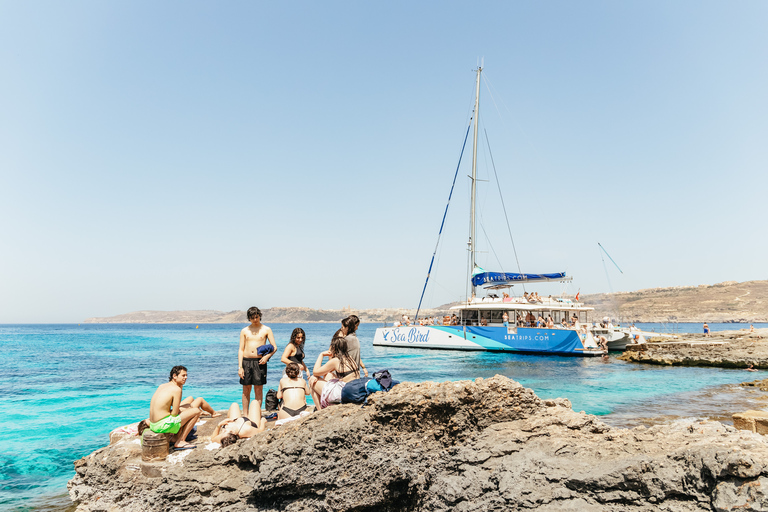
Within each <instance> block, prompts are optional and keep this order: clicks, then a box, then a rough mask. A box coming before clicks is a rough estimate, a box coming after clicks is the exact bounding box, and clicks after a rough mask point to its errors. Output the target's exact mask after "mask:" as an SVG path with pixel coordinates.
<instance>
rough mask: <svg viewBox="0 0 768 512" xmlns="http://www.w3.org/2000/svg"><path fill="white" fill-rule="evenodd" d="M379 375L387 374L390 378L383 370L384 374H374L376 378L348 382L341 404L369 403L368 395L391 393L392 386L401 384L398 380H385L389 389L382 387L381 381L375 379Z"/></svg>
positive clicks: (342, 394)
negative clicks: (378, 392) (382, 392)
mask: <svg viewBox="0 0 768 512" xmlns="http://www.w3.org/2000/svg"><path fill="white" fill-rule="evenodd" d="M379 373H386V375H387V376H389V372H388V371H386V370H383V372H377V373H374V374H373V376H374V378H373V379H371V378H368V377H363V378H361V379H355V380H353V381H350V382H347V384H346V385H345V386H344V388H343V389H342V390H341V403H343V404H364V403H366V402H367V401H368V395H371V394H373V393H376V392H377V391H389V390H390V389H392V386H394V385H395V384H399V383H398V382H397V381H396V380H391V379H390V380H389V381H387V380H384V384H388V385H389V387H384V386H383V385H382V382H381V379H377V378H375V377H376V376H377V374H379Z"/></svg>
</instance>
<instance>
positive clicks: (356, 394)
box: [341, 377, 376, 404]
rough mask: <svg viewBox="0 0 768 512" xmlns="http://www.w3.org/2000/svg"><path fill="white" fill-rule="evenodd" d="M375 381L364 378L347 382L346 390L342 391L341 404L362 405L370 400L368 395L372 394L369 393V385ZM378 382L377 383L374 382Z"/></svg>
mask: <svg viewBox="0 0 768 512" xmlns="http://www.w3.org/2000/svg"><path fill="white" fill-rule="evenodd" d="M372 380H373V379H371V378H369V377H362V378H360V379H355V380H352V381H349V382H347V385H346V386H344V389H342V390H341V403H343V404H362V403H365V401H366V400H367V399H368V395H369V394H370V393H371V392H370V391H368V387H367V384H368V383H369V382H370V381H372ZM374 382H376V381H374Z"/></svg>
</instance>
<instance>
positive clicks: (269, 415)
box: [264, 412, 277, 421]
mask: <svg viewBox="0 0 768 512" xmlns="http://www.w3.org/2000/svg"><path fill="white" fill-rule="evenodd" d="M264 417H265V418H266V419H267V421H269V420H273V419H275V418H277V413H276V412H273V413H272V414H267V415H266V416H264Z"/></svg>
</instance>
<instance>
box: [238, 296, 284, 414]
mask: <svg viewBox="0 0 768 512" xmlns="http://www.w3.org/2000/svg"><path fill="white" fill-rule="evenodd" d="M248 321H249V322H251V325H249V326H248V327H246V328H244V329H243V330H242V331H240V349H239V350H238V351H237V366H238V369H237V373H238V375H240V384H242V386H243V411H248V410H249V406H250V404H251V388H252V387H255V388H256V389H255V390H254V393H253V394H254V397H255V399H256V403H257V404H258V407H257V410H258V411H259V414H258V417H256V418H251V419H253V420H254V421H256V424H257V425H258V424H259V422H260V421H261V403H262V400H263V399H264V396H263V389H264V388H263V386H264V384H266V383H267V361H269V359H270V358H271V357H272V356H273V355H274V354H275V353H276V352H277V345H275V335H274V334H272V329H270V328H269V327H267V326H266V325H264V324H262V323H261V310H260V309H259V308H257V307H252V308H249V309H248ZM267 342H269V343H270V344H271V345H272V351H271V352H270V353H269V354H266V355H263V356H262V355H259V353H258V350H259V347H262V346H264V345H266V344H267Z"/></svg>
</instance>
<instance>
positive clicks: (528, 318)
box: [525, 311, 536, 327]
mask: <svg viewBox="0 0 768 512" xmlns="http://www.w3.org/2000/svg"><path fill="white" fill-rule="evenodd" d="M525 323H526V324H528V327H535V326H536V317H535V316H533V313H531V312H530V311H529V312H528V314H527V315H525Z"/></svg>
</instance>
